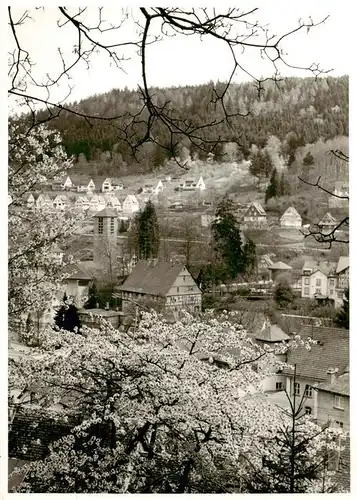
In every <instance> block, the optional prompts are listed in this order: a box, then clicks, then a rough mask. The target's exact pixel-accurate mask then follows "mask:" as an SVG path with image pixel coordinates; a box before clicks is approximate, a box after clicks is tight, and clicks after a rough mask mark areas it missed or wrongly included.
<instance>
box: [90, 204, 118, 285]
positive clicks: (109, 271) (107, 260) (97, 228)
mask: <svg viewBox="0 0 357 500" xmlns="http://www.w3.org/2000/svg"><path fill="white" fill-rule="evenodd" d="M93 219H94V240H93V261H94V263H95V267H96V268H97V269H100V270H102V271H103V272H104V275H107V276H108V278H109V279H110V281H114V280H115V274H116V271H117V245H118V214H117V212H116V210H115V209H114V208H111V207H106V208H104V210H101V211H100V212H98V213H96V214H95V215H94V216H93Z"/></svg>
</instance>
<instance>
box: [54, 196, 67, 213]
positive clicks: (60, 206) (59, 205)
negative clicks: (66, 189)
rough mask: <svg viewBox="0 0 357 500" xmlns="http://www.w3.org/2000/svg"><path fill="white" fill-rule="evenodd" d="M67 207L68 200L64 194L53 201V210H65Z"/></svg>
mask: <svg viewBox="0 0 357 500" xmlns="http://www.w3.org/2000/svg"><path fill="white" fill-rule="evenodd" d="M68 206H69V199H68V198H67V196H66V195H64V194H59V195H57V196H56V198H55V199H54V200H53V208H54V209H55V210H66V209H67V208H68Z"/></svg>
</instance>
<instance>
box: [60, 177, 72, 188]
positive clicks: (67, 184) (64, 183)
mask: <svg viewBox="0 0 357 500" xmlns="http://www.w3.org/2000/svg"><path fill="white" fill-rule="evenodd" d="M60 185H61V189H62V190H63V191H68V190H70V189H71V188H73V187H74V184H73V181H72V179H71V178H70V176H69V175H66V176H65V177H64V178H63V179H62V180H61V181H60Z"/></svg>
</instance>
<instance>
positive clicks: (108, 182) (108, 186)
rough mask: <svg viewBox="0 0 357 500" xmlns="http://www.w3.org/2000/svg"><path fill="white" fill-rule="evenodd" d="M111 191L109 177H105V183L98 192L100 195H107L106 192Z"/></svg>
mask: <svg viewBox="0 0 357 500" xmlns="http://www.w3.org/2000/svg"><path fill="white" fill-rule="evenodd" d="M112 189H113V188H112V182H111V180H110V179H109V177H107V178H106V179H105V181H103V183H102V185H101V188H100V190H101V191H102V193H107V192H108V191H112Z"/></svg>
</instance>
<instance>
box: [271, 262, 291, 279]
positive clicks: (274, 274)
mask: <svg viewBox="0 0 357 500" xmlns="http://www.w3.org/2000/svg"><path fill="white" fill-rule="evenodd" d="M268 269H269V271H270V278H269V279H271V280H273V281H276V279H277V278H278V277H279V275H281V274H283V273H289V275H290V272H291V270H292V267H291V266H288V264H285V262H281V261H279V262H273V263H272V264H271V265H270V266H268Z"/></svg>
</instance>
